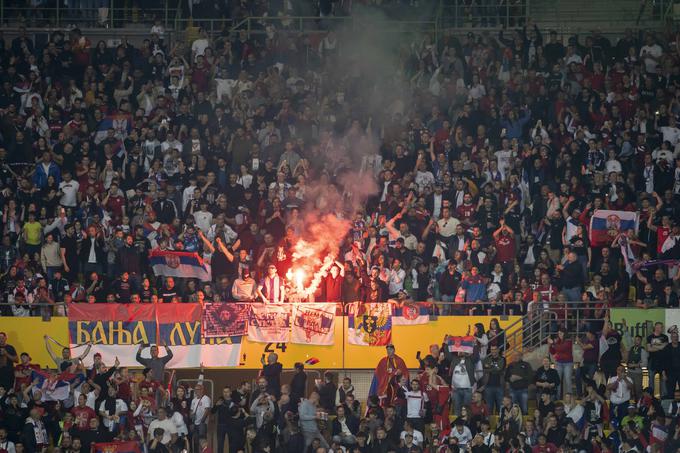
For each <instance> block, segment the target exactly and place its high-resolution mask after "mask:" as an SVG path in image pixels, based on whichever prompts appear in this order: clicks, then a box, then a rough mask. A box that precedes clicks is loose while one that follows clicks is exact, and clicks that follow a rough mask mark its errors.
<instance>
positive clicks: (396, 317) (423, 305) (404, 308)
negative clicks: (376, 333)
mask: <svg viewBox="0 0 680 453" xmlns="http://www.w3.org/2000/svg"><path fill="white" fill-rule="evenodd" d="M393 307H394V312H393V313H392V325H393V326H414V325H417V324H427V323H428V322H430V312H431V310H432V304H430V303H428V302H404V303H403V304H401V305H394V306H393Z"/></svg>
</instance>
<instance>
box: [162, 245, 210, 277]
mask: <svg viewBox="0 0 680 453" xmlns="http://www.w3.org/2000/svg"><path fill="white" fill-rule="evenodd" d="M149 263H150V264H151V267H152V268H153V271H154V273H155V274H156V275H162V276H164V277H185V278H197V279H199V280H201V281H204V282H209V281H210V280H211V270H210V265H209V264H207V263H206V262H204V261H203V258H201V257H200V256H199V255H198V253H196V252H175V251H172V250H152V251H151V252H150V253H149Z"/></svg>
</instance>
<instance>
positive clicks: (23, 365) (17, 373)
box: [14, 352, 40, 392]
mask: <svg viewBox="0 0 680 453" xmlns="http://www.w3.org/2000/svg"><path fill="white" fill-rule="evenodd" d="M34 370H40V365H36V364H34V363H31V356H30V355H28V353H27V352H22V353H21V355H20V356H19V364H18V365H16V366H15V367H14V377H15V379H14V390H15V391H17V392H18V391H21V390H22V388H21V386H22V384H23V385H29V384H30V383H31V381H33V378H32V373H33V371H34Z"/></svg>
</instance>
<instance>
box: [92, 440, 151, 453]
mask: <svg viewBox="0 0 680 453" xmlns="http://www.w3.org/2000/svg"><path fill="white" fill-rule="evenodd" d="M92 452H93V453H142V450H141V449H140V446H139V442H134V441H128V442H97V443H94V444H92Z"/></svg>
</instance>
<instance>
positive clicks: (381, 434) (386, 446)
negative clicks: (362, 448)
mask: <svg viewBox="0 0 680 453" xmlns="http://www.w3.org/2000/svg"><path fill="white" fill-rule="evenodd" d="M370 447H371V453H387V452H388V451H390V450H393V449H394V448H395V446H394V445H392V442H391V441H390V440H389V439H388V438H387V431H385V427H384V426H379V427H378V429H376V431H375V439H373V440H372V441H371V443H370Z"/></svg>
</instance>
